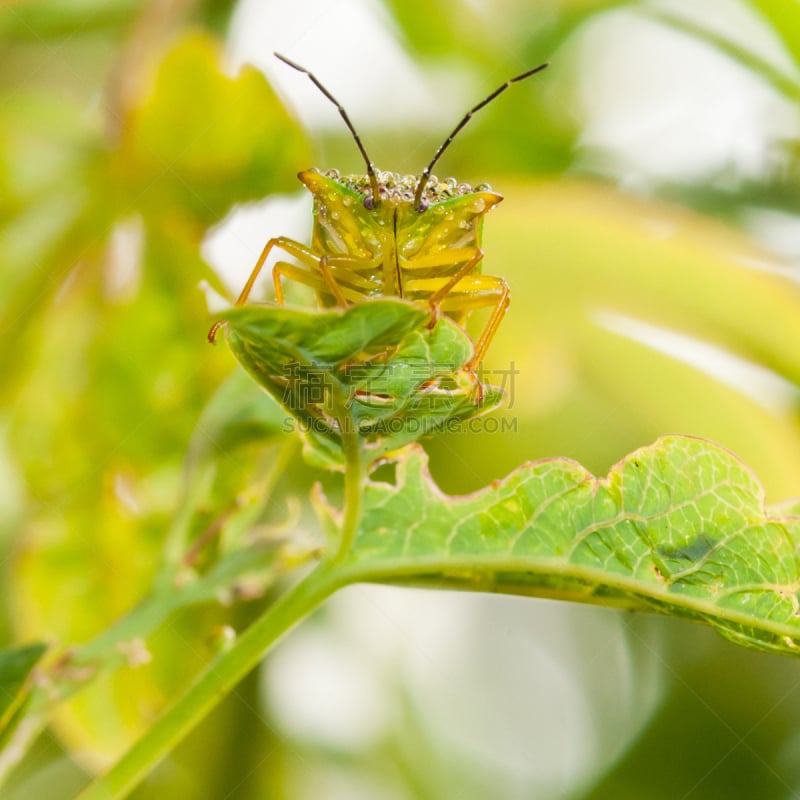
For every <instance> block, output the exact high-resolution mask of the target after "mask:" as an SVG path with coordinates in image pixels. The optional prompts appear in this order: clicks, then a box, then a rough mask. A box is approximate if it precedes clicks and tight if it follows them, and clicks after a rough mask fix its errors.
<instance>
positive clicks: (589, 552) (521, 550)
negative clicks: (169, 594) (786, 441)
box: [343, 436, 800, 655]
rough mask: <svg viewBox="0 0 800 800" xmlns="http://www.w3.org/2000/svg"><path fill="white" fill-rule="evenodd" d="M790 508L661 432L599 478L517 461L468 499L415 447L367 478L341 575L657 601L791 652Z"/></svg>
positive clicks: (741, 637) (699, 449) (571, 466)
mask: <svg viewBox="0 0 800 800" xmlns="http://www.w3.org/2000/svg"><path fill="white" fill-rule="evenodd" d="M798 543H800V519H797V518H792V517H785V518H781V517H770V516H768V515H767V513H766V512H765V508H764V495H763V490H762V488H761V486H760V484H759V483H758V481H757V480H756V478H755V477H754V475H753V474H752V473H751V472H750V470H749V469H748V468H747V467H746V466H745V465H744V464H742V463H741V462H740V461H739V460H738V459H736V458H735V457H734V456H733V455H731V453H729V452H728V451H727V450H724V449H723V448H721V447H719V446H717V445H714V444H712V443H710V442H707V441H703V440H701V439H695V438H690V437H680V436H670V437H665V438H663V439H660V440H659V441H657V442H656V443H655V444H654V445H651V446H650V447H645V448H642V449H641V450H638V451H636V452H634V453H632V454H631V455H629V456H628V457H627V458H625V459H624V460H623V461H621V462H620V463H619V464H617V465H616V466H615V467H613V468H612V469H611V472H610V473H609V475H608V477H607V478H603V479H598V478H595V477H594V476H593V475H591V474H590V473H589V472H587V470H585V469H584V468H583V467H582V466H581V465H580V464H578V463H577V462H575V461H571V460H568V459H548V460H544V461H539V462H535V463H532V464H528V465H526V466H524V467H522V468H521V469H519V470H517V471H516V472H514V473H512V474H511V475H510V476H509V477H508V478H507V479H506V480H504V481H502V482H501V483H499V484H497V485H495V486H493V487H492V488H489V489H485V490H483V491H480V492H477V493H475V494H473V495H470V496H467V497H448V496H446V495H444V494H442V493H441V492H440V491H439V489H438V487H436V485H435V484H434V483H433V481H432V480H431V478H430V476H429V474H428V472H427V467H426V458H425V456H424V453H423V452H422V451H421V450H420V449H412V450H410V451H407V452H406V453H405V454H404V455H403V456H402V457H400V458H399V459H398V464H397V484H396V485H390V484H385V483H375V482H373V483H371V484H370V485H369V486H368V488H367V491H366V497H365V510H364V515H363V518H362V522H361V526H360V529H359V532H358V534H357V536H356V539H355V542H354V546H353V548H352V550H351V552H350V554H349V555H348V557H347V559H346V561H345V562H344V564H343V569H344V574H345V576H346V580H347V581H348V582H351V581H377V582H383V583H401V584H414V585H426V586H431V587H439V588H462V589H472V590H478V591H493V592H504V593H510V594H522V595H532V596H541V597H556V598H562V599H570V600H576V601H580V602H586V603H598V604H602V605H615V606H622V607H625V608H629V609H635V610H641V611H657V612H661V613H665V614H670V615H673V616H681V617H686V618H689V619H693V620H697V621H702V622H705V623H708V624H709V625H712V626H713V627H714V628H716V629H717V630H718V631H719V632H720V633H721V634H722V635H723V636H725V637H727V638H729V639H732V640H733V641H735V642H738V643H740V644H745V645H748V646H751V647H754V648H757V649H760V650H765V651H771V652H776V653H786V654H791V655H798V654H800V560H799V559H798V556H797V549H798Z"/></svg>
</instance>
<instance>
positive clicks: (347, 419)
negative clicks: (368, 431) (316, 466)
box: [334, 406, 366, 561]
mask: <svg viewBox="0 0 800 800" xmlns="http://www.w3.org/2000/svg"><path fill="white" fill-rule="evenodd" d="M339 424H340V428H341V431H342V450H343V451H344V518H343V520H342V528H341V535H340V539H339V547H338V550H337V552H336V554H335V556H334V560H335V561H340V560H341V559H342V558H344V556H346V555H347V553H348V552H350V547H351V546H352V544H353V539H355V536H356V532H357V531H358V524H359V522H361V509H362V500H363V495H364V478H365V475H366V466H365V464H364V458H363V454H362V452H361V441H360V440H359V437H358V431H357V430H356V428H355V421H354V420H353V418H352V416H351V415H350V414H349V413H347V409H346V408H345V407H344V406H342V409H341V413H339Z"/></svg>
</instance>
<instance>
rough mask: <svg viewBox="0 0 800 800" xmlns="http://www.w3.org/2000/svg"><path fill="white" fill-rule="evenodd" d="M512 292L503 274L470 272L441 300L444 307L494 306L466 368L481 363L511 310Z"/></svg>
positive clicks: (446, 308)
mask: <svg viewBox="0 0 800 800" xmlns="http://www.w3.org/2000/svg"><path fill="white" fill-rule="evenodd" d="M510 302H511V295H510V292H509V289H508V284H507V283H506V282H505V280H504V279H503V278H498V277H496V276H495V275H470V276H466V277H464V278H462V279H461V281H459V283H457V284H456V285H455V286H454V287H453V288H452V289H451V291H450V294H449V296H448V297H447V298H445V300H444V301H443V303H442V307H443V308H444V310H445V311H464V312H468V311H472V310H473V309H477V308H486V306H493V308H492V312H491V315H490V316H489V319H488V321H487V322H486V325H485V326H484V328H483V330H482V331H481V334H480V336H479V337H478V341H477V342H475V352H474V354H473V356H472V358H471V359H470V360H469V361H468V362H467V368H469V369H472V368H473V367H474V366H475V365H476V364H478V363H479V362H480V361H481V359H482V358H483V356H484V355H485V354H486V351H487V350H488V349H489V345H490V344H491V342H492V339H493V338H494V335H495V333H496V332H497V329H498V327H500V323H501V322H502V321H503V317H504V316H505V315H506V311H508V306H509V303H510Z"/></svg>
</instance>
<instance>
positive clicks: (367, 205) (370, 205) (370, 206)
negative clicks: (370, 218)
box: [364, 194, 375, 211]
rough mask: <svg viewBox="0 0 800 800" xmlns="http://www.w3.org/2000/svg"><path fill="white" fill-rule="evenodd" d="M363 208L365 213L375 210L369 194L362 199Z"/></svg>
mask: <svg viewBox="0 0 800 800" xmlns="http://www.w3.org/2000/svg"><path fill="white" fill-rule="evenodd" d="M364 208H366V209H367V211H372V209H373V208H375V201H374V200H373V199H372V195H371V194H368V195H367V196H366V197H365V198H364Z"/></svg>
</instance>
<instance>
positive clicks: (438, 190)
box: [321, 169, 492, 206]
mask: <svg viewBox="0 0 800 800" xmlns="http://www.w3.org/2000/svg"><path fill="white" fill-rule="evenodd" d="M321 174H322V175H324V176H325V177H326V178H330V179H332V180H334V181H336V182H337V183H339V184H341V185H342V186H345V187H346V188H348V189H350V190H352V191H354V192H356V193H357V194H360V195H361V196H362V197H365V198H366V197H371V195H372V185H371V183H370V179H369V176H368V175H341V174H340V173H339V170H336V169H329V170H326V171H325V172H322V173H321ZM375 177H376V178H377V179H378V187H379V192H380V197H381V200H386V201H387V202H389V203H391V204H392V205H398V204H400V203H411V202H413V200H414V192H415V191H416V188H417V184H418V183H419V180H420V176H419V175H401V174H400V173H399V172H381V171H380V170H377V171H376V172H375ZM491 191H492V187H491V186H489V184H487V183H481V184H479V185H478V186H475V187H472V186H470V184H468V183H463V182H459V181H457V180H456V179H455V178H445V179H444V180H439V178H437V177H436V176H435V175H431V176H430V178H429V179H428V182H427V184H426V186H425V191H424V193H423V195H422V204H423V206H429V205H431V204H432V203H438V202H440V201H442V200H450V199H452V198H454V197H461V196H463V195H467V194H475V193H477V192H491Z"/></svg>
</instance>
